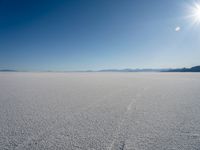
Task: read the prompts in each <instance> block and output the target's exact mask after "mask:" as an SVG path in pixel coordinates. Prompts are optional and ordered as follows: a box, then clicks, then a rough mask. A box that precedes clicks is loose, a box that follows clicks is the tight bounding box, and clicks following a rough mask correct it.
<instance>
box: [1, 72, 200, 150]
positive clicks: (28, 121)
mask: <svg viewBox="0 0 200 150" xmlns="http://www.w3.org/2000/svg"><path fill="white" fill-rule="evenodd" d="M0 149H1V150H10V149H11V150H12V149H16V150H23V149H30V150H32V149H34V150H36V149H50V150H55V149H59V150H60V149H63V150H64V149H69V150H71V149H72V150H73V149H75V150H79V149H80V150H81V149H83V150H88V149H91V150H95V149H96V150H104V149H105V150H126V149H127V150H197V149H200V74H198V73H20V72H18V73H6V72H4V73H0Z"/></svg>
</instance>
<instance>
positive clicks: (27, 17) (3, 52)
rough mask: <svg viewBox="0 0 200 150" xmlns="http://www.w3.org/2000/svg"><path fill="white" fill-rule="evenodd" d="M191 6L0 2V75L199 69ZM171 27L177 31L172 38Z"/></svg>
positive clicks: (92, 0) (122, 0) (199, 35)
mask: <svg viewBox="0 0 200 150" xmlns="http://www.w3.org/2000/svg"><path fill="white" fill-rule="evenodd" d="M193 3H194V1H193V0H191V1H189V0H187V1H186V0H176V1H175V0H153V1H150V0H30V1H27V0H18V1H16V0H9V1H8V0H0V69H19V70H33V71H35V70H38V71H39V70H55V71H62V70H99V69H111V68H112V69H113V68H116V69H121V68H176V67H190V66H194V65H200V42H199V41H200V25H199V26H198V25H195V26H194V25H192V20H191V19H188V18H186V17H185V16H187V15H188V9H187V5H188V6H189V5H192V4H193ZM176 27H180V30H179V31H178V32H176V31H175V28H176Z"/></svg>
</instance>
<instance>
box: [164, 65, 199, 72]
mask: <svg viewBox="0 0 200 150" xmlns="http://www.w3.org/2000/svg"><path fill="white" fill-rule="evenodd" d="M166 72H200V66H195V67H192V68H180V69H170V70H168V71H166Z"/></svg>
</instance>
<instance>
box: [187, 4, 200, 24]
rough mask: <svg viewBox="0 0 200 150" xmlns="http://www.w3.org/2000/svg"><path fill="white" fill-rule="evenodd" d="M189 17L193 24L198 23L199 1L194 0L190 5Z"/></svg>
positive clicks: (199, 20) (199, 16)
mask: <svg viewBox="0 0 200 150" xmlns="http://www.w3.org/2000/svg"><path fill="white" fill-rule="evenodd" d="M189 17H190V18H191V19H192V20H193V24H200V2H198V3H197V2H196V3H194V4H193V5H192V6H190V15H189Z"/></svg>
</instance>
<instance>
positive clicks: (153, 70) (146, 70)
mask: <svg viewBox="0 0 200 150" xmlns="http://www.w3.org/2000/svg"><path fill="white" fill-rule="evenodd" d="M0 72H20V71H19V70H11V69H3V70H0ZM26 72H27V71H26ZM44 72H56V71H44ZM61 72H70V71H61ZM74 72H200V66H195V67H192V68H177V69H130V68H127V69H105V70H98V71H93V70H88V71H74Z"/></svg>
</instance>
